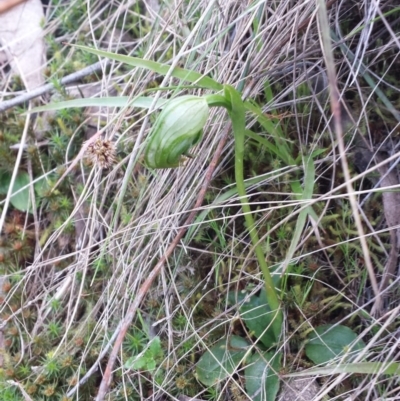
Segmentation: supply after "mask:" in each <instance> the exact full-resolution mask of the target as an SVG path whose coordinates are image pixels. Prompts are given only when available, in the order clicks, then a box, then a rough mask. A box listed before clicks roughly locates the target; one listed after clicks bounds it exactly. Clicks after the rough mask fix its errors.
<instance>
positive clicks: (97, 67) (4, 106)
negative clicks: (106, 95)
mask: <svg viewBox="0 0 400 401" xmlns="http://www.w3.org/2000/svg"><path fill="white" fill-rule="evenodd" d="M107 63H108V60H102V61H98V62H97V63H94V64H92V65H90V66H89V67H85V68H83V69H82V70H79V71H77V72H73V73H72V74H69V75H67V76H66V77H64V78H61V80H60V82H59V84H60V85H62V86H65V85H68V84H71V83H73V82H75V81H78V80H79V79H82V78H84V77H86V76H88V75H90V74H93V73H95V72H99V71H101V70H102V68H104V67H105V66H106V64H107ZM54 89H55V86H54V84H46V85H43V86H40V87H39V88H36V89H34V90H32V91H30V92H27V93H24V94H23V95H20V96H16V97H14V98H13V99H11V100H5V101H4V102H0V113H1V112H2V111H6V110H8V109H10V108H11V107H14V106H18V105H20V104H23V103H25V102H28V101H29V100H32V99H34V98H36V97H38V96H42V95H44V94H45V93H47V92H51V91H52V90H54Z"/></svg>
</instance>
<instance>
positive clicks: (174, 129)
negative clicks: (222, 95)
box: [145, 95, 209, 168]
mask: <svg viewBox="0 0 400 401" xmlns="http://www.w3.org/2000/svg"><path fill="white" fill-rule="evenodd" d="M208 110H209V107H208V103H207V100H206V99H205V98H204V97H198V96H190V95H188V96H181V97H178V98H176V99H173V100H171V101H169V102H168V103H167V104H166V105H165V107H164V108H163V110H162V111H161V113H160V115H159V116H158V118H157V120H156V122H155V124H154V126H153V128H152V130H151V132H150V140H149V143H148V145H147V148H146V151H145V163H146V165H147V166H148V167H151V168H171V167H179V165H180V164H181V163H182V161H183V160H184V158H183V155H186V156H189V154H188V151H189V149H190V148H191V147H193V146H194V145H196V143H197V142H199V140H200V139H201V135H202V130H203V127H204V125H205V123H206V121H207V118H208Z"/></svg>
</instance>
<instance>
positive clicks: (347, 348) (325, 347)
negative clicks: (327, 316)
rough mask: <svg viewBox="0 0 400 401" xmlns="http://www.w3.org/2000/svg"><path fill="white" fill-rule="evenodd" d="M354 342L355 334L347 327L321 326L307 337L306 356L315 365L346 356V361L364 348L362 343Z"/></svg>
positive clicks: (360, 341)
mask: <svg viewBox="0 0 400 401" xmlns="http://www.w3.org/2000/svg"><path fill="white" fill-rule="evenodd" d="M356 340H357V334H356V333H354V331H353V330H351V329H350V328H349V327H346V326H342V325H331V324H326V325H322V326H319V327H317V328H316V329H315V331H314V332H312V333H311V334H310V335H309V342H308V343H307V344H306V347H305V351H306V355H307V357H308V358H310V359H311V360H312V361H313V362H314V363H315V364H317V365H319V364H323V363H327V362H329V361H331V360H333V359H335V358H337V357H343V356H344V355H347V358H346V360H350V359H352V357H354V356H355V355H356V354H357V353H358V352H359V351H360V350H362V349H363V348H364V347H365V343H364V341H362V340H358V341H356Z"/></svg>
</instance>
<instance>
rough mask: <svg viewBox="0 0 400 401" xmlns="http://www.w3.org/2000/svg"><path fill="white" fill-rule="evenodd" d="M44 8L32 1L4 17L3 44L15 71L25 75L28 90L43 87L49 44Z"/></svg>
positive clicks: (1, 16)
mask: <svg viewBox="0 0 400 401" xmlns="http://www.w3.org/2000/svg"><path fill="white" fill-rule="evenodd" d="M43 23H44V13H43V6H42V2H41V1H40V0H28V1H26V2H24V3H22V4H19V5H17V6H15V7H13V8H12V9H10V10H8V11H6V12H4V13H3V14H0V43H1V44H2V48H1V49H0V50H2V51H3V52H5V54H6V56H7V59H8V61H9V62H10V64H11V68H12V71H13V72H14V73H15V74H18V75H20V76H21V78H22V81H23V82H24V85H25V87H26V89H27V90H32V89H34V88H37V87H38V86H41V85H43V83H44V76H43V67H44V64H45V45H44V41H43V29H42V27H41V25H42V24H43Z"/></svg>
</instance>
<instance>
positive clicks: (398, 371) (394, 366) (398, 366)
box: [285, 362, 400, 377]
mask: <svg viewBox="0 0 400 401" xmlns="http://www.w3.org/2000/svg"><path fill="white" fill-rule="evenodd" d="M339 373H358V374H378V373H379V374H384V375H391V376H392V375H400V363H398V362H391V363H384V362H357V363H346V364H341V365H330V366H324V367H315V368H311V369H307V370H303V371H301V372H295V373H290V374H288V375H285V377H300V376H315V375H333V374H339Z"/></svg>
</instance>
